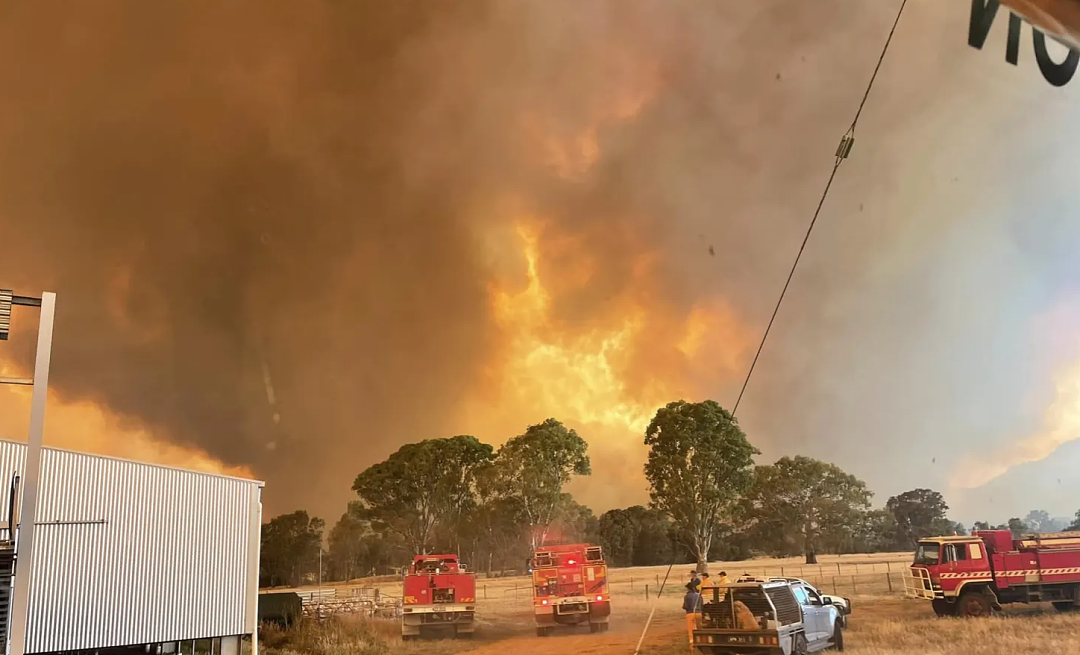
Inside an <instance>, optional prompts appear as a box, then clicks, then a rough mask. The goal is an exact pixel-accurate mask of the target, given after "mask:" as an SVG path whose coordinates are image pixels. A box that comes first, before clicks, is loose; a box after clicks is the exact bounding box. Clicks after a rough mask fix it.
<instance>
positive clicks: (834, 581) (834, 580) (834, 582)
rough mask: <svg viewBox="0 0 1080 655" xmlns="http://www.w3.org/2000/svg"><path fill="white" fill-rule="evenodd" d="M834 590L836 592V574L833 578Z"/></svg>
mask: <svg viewBox="0 0 1080 655" xmlns="http://www.w3.org/2000/svg"><path fill="white" fill-rule="evenodd" d="M832 592H833V594H835V593H836V576H835V575H834V576H833V579H832Z"/></svg>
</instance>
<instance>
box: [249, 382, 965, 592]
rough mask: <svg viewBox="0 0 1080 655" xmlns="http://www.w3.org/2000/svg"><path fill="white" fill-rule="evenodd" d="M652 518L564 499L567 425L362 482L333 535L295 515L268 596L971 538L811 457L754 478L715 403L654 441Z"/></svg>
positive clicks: (269, 551)
mask: <svg viewBox="0 0 1080 655" xmlns="http://www.w3.org/2000/svg"><path fill="white" fill-rule="evenodd" d="M645 444H646V445H647V446H648V447H649V455H648V459H647V461H646V464H645V476H646V479H647V480H648V483H649V491H650V504H649V507H643V506H634V507H629V508H626V509H618V510H611V511H609V512H605V513H604V514H603V515H602V516H601V517H599V518H597V517H595V516H594V515H593V513H592V511H591V510H589V509H588V508H587V507H584V506H582V505H581V504H579V503H578V502H576V501H575V500H574V499H573V497H571V496H570V494H568V493H566V492H565V487H566V484H567V483H568V482H570V480H572V479H573V478H574V477H575V476H582V475H589V474H590V473H591V462H590V460H589V456H588V444H587V443H586V442H585V440H584V439H582V438H581V437H580V436H579V435H578V434H577V432H575V431H574V430H571V429H568V428H567V427H566V426H564V425H563V424H562V423H560V422H559V421H557V420H555V419H547V420H546V421H544V422H542V423H539V424H537V425H532V426H529V427H528V429H526V430H525V432H524V433H522V434H520V435H518V436H516V437H513V438H511V439H509V440H508V441H507V442H506V443H505V444H504V445H503V446H502V447H501V448H498V449H495V448H493V447H492V446H490V445H488V444H485V443H482V442H480V441H479V440H478V439H476V438H475V437H472V436H464V435H463V436H456V437H450V438H447V439H429V440H426V441H421V442H419V443H415V444H407V445H405V446H402V447H401V448H400V449H399V450H398V451H397V452H395V453H394V454H392V455H391V456H390V457H388V458H387V459H386V460H385V461H383V462H380V463H378V464H375V465H374V466H371V467H369V468H368V469H366V470H365V471H363V472H362V473H360V474H359V475H358V476H357V477H356V479H355V481H354V482H353V486H352V488H353V491H354V492H355V493H356V495H357V500H356V501H354V502H353V503H350V505H349V508H348V511H347V512H346V513H345V514H344V515H343V516H342V517H341V519H340V520H339V521H338V522H337V524H335V525H334V527H333V528H332V529H331V531H330V534H329V535H328V539H327V544H328V549H327V550H326V551H323V550H322V546H321V544H322V536H323V531H324V527H325V526H324V525H323V522H322V521H321V520H320V519H317V518H311V517H308V515H307V514H306V513H304V512H295V513H293V514H288V515H284V516H280V517H277V518H275V519H274V520H272V521H270V523H269V524H267V526H265V529H264V530H263V554H264V557H263V571H262V577H263V582H264V583H265V584H297V583H299V582H300V581H302V578H303V577H304V575H305V574H308V575H310V573H312V572H314V571H315V570H316V569H315V567H314V566H313V562H316V561H318V562H319V563H320V564H321V566H322V568H323V575H324V577H325V578H327V579H330V578H333V579H348V578H353V577H357V576H362V575H372V574H384V573H388V572H391V571H393V570H394V569H395V568H396V567H399V566H400V565H402V564H404V563H405V562H407V561H408V560H409V559H410V558H411V557H412V555H413V554H415V553H424V552H435V551H441V552H455V553H458V554H459V555H461V556H462V557H463V558H465V560H466V561H467V562H468V563H470V564H472V565H473V567H474V568H480V569H482V570H486V571H487V572H488V573H489V574H491V573H493V572H494V571H501V572H505V571H506V570H507V569H520V568H521V567H522V565H523V564H524V562H525V560H526V558H527V557H528V556H529V554H530V552H531V551H532V549H534V548H535V547H537V546H538V545H540V544H543V543H550V542H556V541H590V542H595V541H599V542H600V543H602V544H603V545H604V546H605V547H606V550H607V552H608V557H609V558H610V559H611V561H612V562H613V563H614V564H616V565H652V564H662V563H669V562H672V561H696V562H697V563H698V565H699V566H700V567H705V566H706V562H707V561H709V560H710V559H713V560H715V559H740V558H744V557H749V556H752V555H756V554H767V555H776V556H791V555H795V554H802V555H805V557H806V561H807V562H808V563H814V562H816V558H817V555H818V553H825V552H831V553H843V552H875V551H883V550H909V549H911V548H913V547H914V544H915V542H916V541H917V540H918V539H920V538H922V537H925V536H930V535H934V534H953V533H958V534H959V533H962V532H963V526H960V525H958V524H956V523H953V522H952V521H950V520H949V519H948V517H947V512H948V505H946V503H945V500H944V498H943V497H942V496H941V494H940V493H938V492H936V491H933V490H929V489H915V490H912V491H908V492H906V493H903V494H900V495H898V496H894V497H892V498H889V500H888V501H887V502H886V504H885V506H884V507H883V508H879V509H873V508H872V504H871V500H872V497H873V494H872V493H871V492H870V491H869V490H868V489H867V487H866V484H865V483H864V482H863V481H861V480H859V479H857V478H856V477H854V476H853V475H850V474H848V473H846V472H844V471H843V470H841V469H840V468H839V467H837V466H835V465H833V464H829V463H826V462H821V461H817V460H814V459H811V458H808V457H801V456H799V457H784V458H782V459H780V460H779V461H777V462H775V463H774V464H768V465H755V463H754V457H755V456H756V455H759V454H760V453H759V451H758V450H757V449H756V448H754V447H753V445H751V443H750V442H749V440H748V439H747V437H746V435H745V434H744V433H743V431H742V429H741V428H740V427H739V425H738V423H737V421H736V420H735V419H734V418H733V417H732V416H731V414H730V413H729V412H728V411H727V410H725V409H723V408H722V407H720V405H718V404H717V403H715V402H713V401H704V402H700V403H688V402H684V401H678V402H673V403H670V404H668V405H667V406H665V407H663V408H661V409H659V410H658V411H657V413H656V415H655V416H654V418H653V419H652V421H651V422H650V423H649V426H648V428H647V429H646V432H645Z"/></svg>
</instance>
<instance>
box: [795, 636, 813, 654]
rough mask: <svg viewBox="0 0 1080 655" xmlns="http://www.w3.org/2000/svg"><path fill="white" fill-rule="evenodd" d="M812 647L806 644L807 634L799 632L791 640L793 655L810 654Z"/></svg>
mask: <svg viewBox="0 0 1080 655" xmlns="http://www.w3.org/2000/svg"><path fill="white" fill-rule="evenodd" d="M809 652H810V649H809V648H807V646H806V635H804V634H801V633H800V634H797V635H795V636H794V637H793V638H792V640H791V655H808V653H809Z"/></svg>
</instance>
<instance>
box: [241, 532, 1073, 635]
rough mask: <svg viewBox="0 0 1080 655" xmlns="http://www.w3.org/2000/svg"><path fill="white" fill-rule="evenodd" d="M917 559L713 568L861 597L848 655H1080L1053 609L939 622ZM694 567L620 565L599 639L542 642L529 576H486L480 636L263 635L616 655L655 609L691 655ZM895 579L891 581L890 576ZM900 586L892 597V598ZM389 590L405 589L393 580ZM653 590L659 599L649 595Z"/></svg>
mask: <svg viewBox="0 0 1080 655" xmlns="http://www.w3.org/2000/svg"><path fill="white" fill-rule="evenodd" d="M908 561H909V555H907V554H903V553H900V554H883V555H871V556H843V557H828V558H822V562H821V566H820V567H800V564H799V560H772V559H770V560H754V561H750V562H740V563H720V564H713V565H710V569H711V570H712V571H714V572H716V571H720V570H726V571H727V572H728V574H729V575H731V576H732V577H734V576H735V575H741V574H743V573H750V574H753V575H780V574H781V572H782V573H783V574H786V575H789V576H797V577H802V578H804V579H806V580H808V581H809V582H811V583H812V584H815V585H816V586H819V587H820V588H822V589H823V590H824V591H826V592H833V590H834V588H835V591H836V593H839V594H842V595H844V596H847V597H849V598H851V599H852V607H853V610H854V613H853V615H852V617H851V624H850V627H849V630H848V633H847V635H846V636H847V649H846V652H849V653H856V654H857V655H939V654H942V655H943V654H945V653H949V654H950V655H954V654H955V653H963V654H964V655H1017V654H1020V653H1040V652H1047V653H1050V652H1055V653H1071V652H1080V613H1076V614H1073V613H1069V614H1059V613H1057V612H1055V611H1054V610H1053V609H1051V608H1050V607H1049V606H1047V607H1045V608H1044V607H1041V606H1040V607H1034V606H1033V607H1022V608H1020V609H1012V608H1009V609H1007V611H1006V612H1004V613H1002V615H1001V616H999V617H994V618H991V619H983V620H962V619H939V618H937V617H935V616H934V615H933V613H932V612H931V611H930V607H929V603H927V602H920V601H914V600H906V599H904V598H902V590H903V584H902V582H901V578H900V575H901V571H902V570H903V568H904V567H905V566H906V563H907V562H908ZM690 568H691V566H689V565H681V566H677V567H675V568H673V569H672V571H671V579H670V580H669V583H668V588H667V590H666V591H665V592H664V593H663V595H662V596H661V597H660V598H659V599H657V598H655V595H656V589H657V587H656V585H657V580H658V579H659V580H661V581H662V580H663V577H664V574H665V573H666V572H667V567H655V568H633V569H613V570H612V571H611V573H610V575H611V590H612V605H613V614H612V617H611V629H610V631H609V632H606V633H602V634H590V633H589V632H588V630H587V629H579V630H570V629H566V630H564V631H561V632H557V633H556V634H555V635H554V636H552V637H548V638H539V637H536V636H535V632H534V629H533V623H532V615H531V603H530V596H529V588H528V586H527V585H528V580H527V579H526V578H493V579H484V578H480V579H479V580H477V596H478V597H479V598H478V601H477V612H478V617H479V622H480V623H479V626H478V631H477V635H476V638H475V639H472V640H468V641H455V640H442V641H424V642H410V643H402V642H401V640H400V637H399V633H398V624H397V623H396V622H392V621H372V620H363V619H342V620H339V621H336V622H327V623H325V624H323V625H322V626H315V625H310V624H309V625H308V626H306V627H304V628H302V629H300V630H296V631H294V632H292V633H280V632H278V631H275V630H270V631H266V632H264V634H263V639H262V641H263V648H262V650H263V653H264V655H293V654H296V655H410V654H412V653H416V654H420V653H424V654H425V655H457V654H459V653H461V654H464V653H470V654H472V655H495V654H497V653H515V652H516V653H523V654H524V653H529V654H533V653H535V654H536V655H549V654H550V655H556V654H558V655H565V653H567V652H573V653H580V654H583V655H615V654H617V653H627V654H629V653H633V652H634V647H635V645H636V644H637V641H638V638H639V637H640V635H641V630H642V627H643V626H644V624H645V621H646V619H647V617H648V616H649V613H650V611H651V610H652V609H653V608H654V607H655V614H654V618H653V622H652V624H651V626H650V629H649V632H648V634H647V636H646V638H645V641H644V643H643V645H642V653H643V654H648V655H673V654H674V653H688V652H690V651H689V646H688V644H687V637H686V631H685V627H684V623H683V615H682V612H681V610H680V603H681V598H682V593H683V589H682V584H683V583H684V581H685V578H686V575H687V573H688V572H689V570H690ZM890 576H891V577H890ZM890 580H891V592H890ZM378 586H379V587H380V590H381V591H382V592H383V593H389V594H396V593H400V587H399V586H398V585H395V584H393V583H390V584H380V585H378ZM646 586H648V590H649V593H650V596H651V597H650V598H646V596H645V592H646Z"/></svg>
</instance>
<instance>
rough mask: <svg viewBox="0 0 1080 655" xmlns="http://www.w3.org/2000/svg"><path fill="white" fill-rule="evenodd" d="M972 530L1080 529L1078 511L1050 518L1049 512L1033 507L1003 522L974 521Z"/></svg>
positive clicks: (1014, 532) (1058, 530)
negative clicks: (1024, 513)
mask: <svg viewBox="0 0 1080 655" xmlns="http://www.w3.org/2000/svg"><path fill="white" fill-rule="evenodd" d="M972 530H1011V531H1012V532H1013V534H1018V533H1022V532H1040V533H1042V532H1061V531H1063V530H1070V531H1071V530H1080V511H1078V512H1076V515H1075V516H1074V517H1073V518H1071V519H1067V518H1051V516H1050V514H1049V512H1046V511H1045V510H1041V509H1033V510H1031V511H1030V512H1028V514H1027V516H1025V517H1024V518H1022V519H1021V518H1019V517H1013V518H1011V519H1009V520H1008V521H1007V522H1005V523H1001V524H998V525H992V524H990V523H989V522H987V521H976V522H975V523H974V524H973V525H972Z"/></svg>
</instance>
